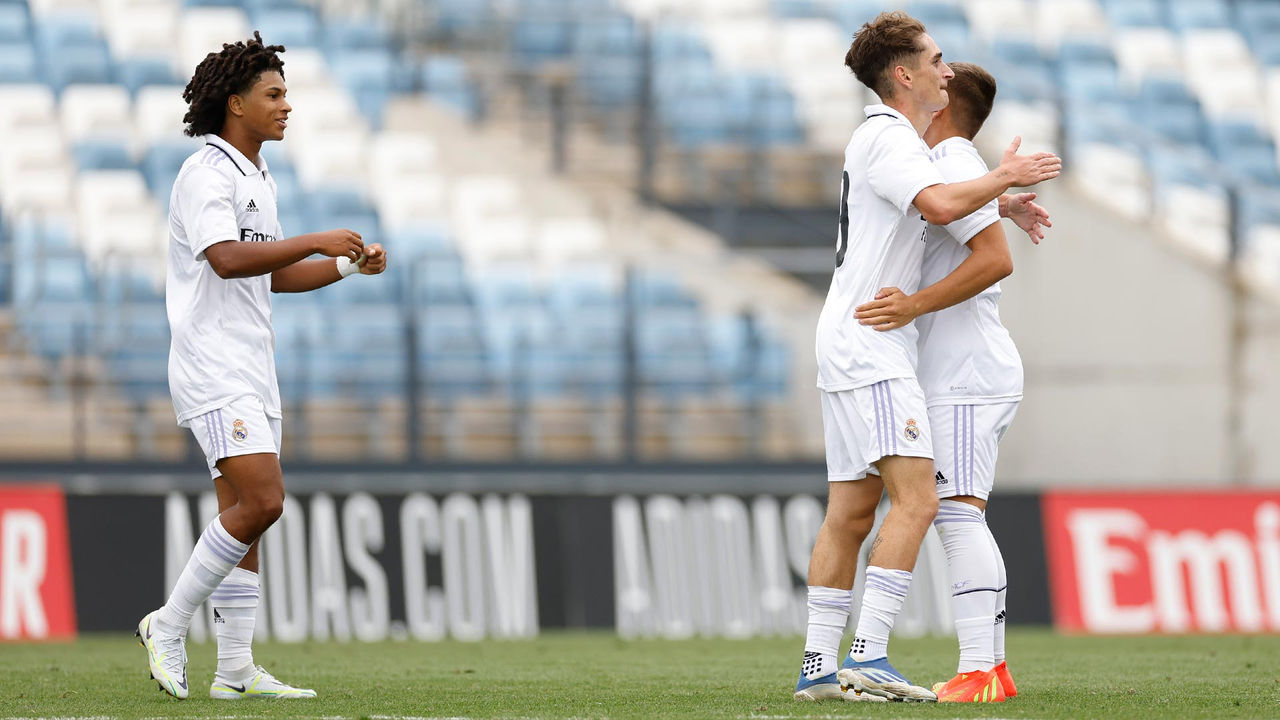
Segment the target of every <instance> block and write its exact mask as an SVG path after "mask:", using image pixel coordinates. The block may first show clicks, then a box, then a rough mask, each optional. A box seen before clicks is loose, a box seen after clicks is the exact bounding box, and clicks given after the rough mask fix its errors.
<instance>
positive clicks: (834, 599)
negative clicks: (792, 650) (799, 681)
mask: <svg viewBox="0 0 1280 720" xmlns="http://www.w3.org/2000/svg"><path fill="white" fill-rule="evenodd" d="M851 602H853V591H852V590H841V589H839V588H829V587H822V586H821V585H810V586H809V629H808V630H807V631H806V632H805V637H804V664H803V665H802V666H801V668H800V672H801V673H802V674H803V675H804V678H805V679H806V680H813V679H814V678H820V677H822V676H823V675H830V674H831V673H833V672H835V671H836V670H837V669H838V668H837V667H836V656H837V655H839V654H840V639H841V638H842V637H844V629H845V626H847V625H848V624H849V604H850V603H851Z"/></svg>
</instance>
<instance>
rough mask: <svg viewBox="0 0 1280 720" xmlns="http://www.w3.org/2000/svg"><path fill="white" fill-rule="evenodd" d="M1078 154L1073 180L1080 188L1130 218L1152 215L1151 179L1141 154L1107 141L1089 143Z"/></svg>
mask: <svg viewBox="0 0 1280 720" xmlns="http://www.w3.org/2000/svg"><path fill="white" fill-rule="evenodd" d="M1075 155H1076V159H1075V160H1074V161H1073V163H1072V165H1073V166H1074V171H1073V173H1072V174H1071V181H1072V182H1073V184H1074V185H1075V186H1076V188H1077V189H1079V190H1080V191H1081V192H1083V193H1085V194H1087V195H1089V197H1091V198H1093V199H1094V200H1096V201H1098V202H1099V203H1101V204H1103V205H1106V206H1107V207H1109V208H1111V209H1112V210H1114V211H1116V212H1117V213H1120V214H1122V215H1124V216H1126V217H1128V218H1130V219H1134V220H1138V219H1142V218H1145V217H1146V216H1147V215H1149V214H1150V212H1151V199H1150V196H1151V193H1150V191H1149V190H1148V188H1149V187H1150V181H1149V179H1148V177H1147V171H1146V167H1145V166H1144V165H1143V162H1142V158H1141V157H1139V156H1137V155H1135V154H1133V153H1132V152H1130V151H1128V150H1124V149H1122V148H1119V147H1116V146H1114V145H1107V144H1105V143H1085V144H1083V145H1080V146H1078V147H1076V148H1075Z"/></svg>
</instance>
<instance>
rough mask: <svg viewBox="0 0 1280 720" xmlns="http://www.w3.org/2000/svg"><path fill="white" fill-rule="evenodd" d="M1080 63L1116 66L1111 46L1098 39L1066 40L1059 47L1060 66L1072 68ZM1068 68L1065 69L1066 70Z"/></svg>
mask: <svg viewBox="0 0 1280 720" xmlns="http://www.w3.org/2000/svg"><path fill="white" fill-rule="evenodd" d="M1080 63H1085V64H1093V63H1102V64H1110V65H1113V66H1114V65H1115V64H1116V56H1115V53H1113V52H1112V51H1111V46H1110V45H1108V44H1106V43H1105V42H1104V41H1102V40H1101V39H1098V38H1064V39H1063V41H1062V42H1061V43H1060V44H1059V45H1058V64H1059V66H1070V65H1076V64H1080ZM1065 69H1066V68H1064V70H1065Z"/></svg>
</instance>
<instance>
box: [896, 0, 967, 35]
mask: <svg viewBox="0 0 1280 720" xmlns="http://www.w3.org/2000/svg"><path fill="white" fill-rule="evenodd" d="M907 12H908V13H910V14H911V17H914V18H915V19H917V20H919V21H920V22H922V23H924V25H925V27H926V28H928V30H929V34H930V35H932V34H933V29H934V27H935V26H939V25H964V26H967V25H968V24H969V19H968V18H967V17H966V16H965V14H964V8H962V7H961V6H960V5H958V4H956V3H953V2H940V1H939V0H912V2H911V4H910V5H909V6H908V7H907Z"/></svg>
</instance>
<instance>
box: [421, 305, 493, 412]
mask: <svg viewBox="0 0 1280 720" xmlns="http://www.w3.org/2000/svg"><path fill="white" fill-rule="evenodd" d="M416 335H417V338H418V357H417V365H418V369H419V372H420V374H421V378H422V381H423V386H424V388H425V391H426V393H427V395H428V397H430V396H444V397H456V396H459V395H471V394H477V393H486V392H488V391H489V390H490V389H491V388H492V387H493V378H492V377H491V375H490V372H489V367H490V363H489V357H488V350H487V348H485V345H484V339H483V337H482V333H481V328H480V324H479V320H478V318H477V317H476V314H475V312H474V311H473V310H472V309H471V308H464V307H454V308H443V307H437V308H432V309H428V310H426V311H425V312H421V313H419V314H418V319H417V324H416Z"/></svg>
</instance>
